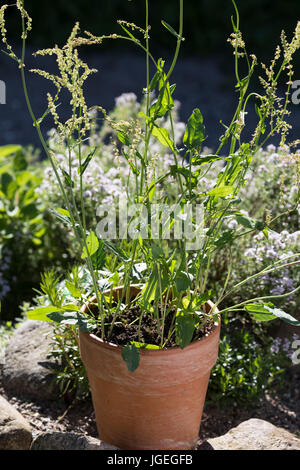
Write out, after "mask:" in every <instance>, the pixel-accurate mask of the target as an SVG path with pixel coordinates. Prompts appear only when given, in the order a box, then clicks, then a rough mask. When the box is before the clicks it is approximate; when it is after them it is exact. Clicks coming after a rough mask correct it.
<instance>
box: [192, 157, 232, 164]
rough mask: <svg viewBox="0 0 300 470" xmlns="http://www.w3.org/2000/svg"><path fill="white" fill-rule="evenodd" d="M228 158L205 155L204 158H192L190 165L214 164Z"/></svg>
mask: <svg viewBox="0 0 300 470" xmlns="http://www.w3.org/2000/svg"><path fill="white" fill-rule="evenodd" d="M229 158H230V157H223V156H219V155H205V156H204V157H201V156H200V157H194V158H192V164H193V165H198V166H201V165H206V164H207V163H212V162H215V161H217V160H222V161H226V160H228V159H229Z"/></svg>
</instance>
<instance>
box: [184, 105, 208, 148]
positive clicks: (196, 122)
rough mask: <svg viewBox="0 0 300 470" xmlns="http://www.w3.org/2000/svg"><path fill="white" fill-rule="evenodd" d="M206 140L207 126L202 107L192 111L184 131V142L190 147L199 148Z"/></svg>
mask: <svg viewBox="0 0 300 470" xmlns="http://www.w3.org/2000/svg"><path fill="white" fill-rule="evenodd" d="M204 140H205V127H204V125H203V116H202V114H201V111H200V109H198V108H196V109H194V111H193V112H192V114H191V116H190V118H189V120H188V122H187V125H186V129H185V133H184V137H183V143H184V145H185V146H186V147H187V148H188V149H189V150H191V149H194V148H197V147H199V146H200V145H201V143H202V142H203V141H204Z"/></svg>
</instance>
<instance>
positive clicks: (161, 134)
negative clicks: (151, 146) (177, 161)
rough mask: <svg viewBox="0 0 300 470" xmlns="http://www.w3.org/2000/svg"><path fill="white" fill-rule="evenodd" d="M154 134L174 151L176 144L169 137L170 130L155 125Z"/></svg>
mask: <svg viewBox="0 0 300 470" xmlns="http://www.w3.org/2000/svg"><path fill="white" fill-rule="evenodd" d="M152 135H153V137H155V138H156V139H157V140H158V141H159V142H160V143H161V144H162V145H164V146H165V147H169V148H170V149H171V150H172V152H174V145H173V142H172V141H171V139H170V137H169V131H168V130H167V129H164V128H162V127H156V126H155V127H153V129H152Z"/></svg>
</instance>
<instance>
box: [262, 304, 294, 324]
mask: <svg viewBox="0 0 300 470" xmlns="http://www.w3.org/2000/svg"><path fill="white" fill-rule="evenodd" d="M265 308H266V309H267V310H269V312H272V315H274V316H275V317H276V318H280V320H283V321H285V322H286V323H289V324H290V325H294V326H300V321H298V320H297V319H296V318H294V317H292V315H290V314H289V313H286V312H284V311H283V310H281V308H276V307H270V306H268V305H266V306H265Z"/></svg>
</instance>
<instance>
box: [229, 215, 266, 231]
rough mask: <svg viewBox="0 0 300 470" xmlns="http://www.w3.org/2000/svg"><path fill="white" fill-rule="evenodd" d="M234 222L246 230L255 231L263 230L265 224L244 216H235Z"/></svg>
mask: <svg viewBox="0 0 300 470" xmlns="http://www.w3.org/2000/svg"><path fill="white" fill-rule="evenodd" d="M236 221H237V222H238V223H239V224H240V225H242V226H243V227H246V228H251V229H256V230H263V229H264V228H265V224H264V223H263V222H260V221H258V220H254V219H252V218H251V217H247V216H245V215H237V216H236Z"/></svg>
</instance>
